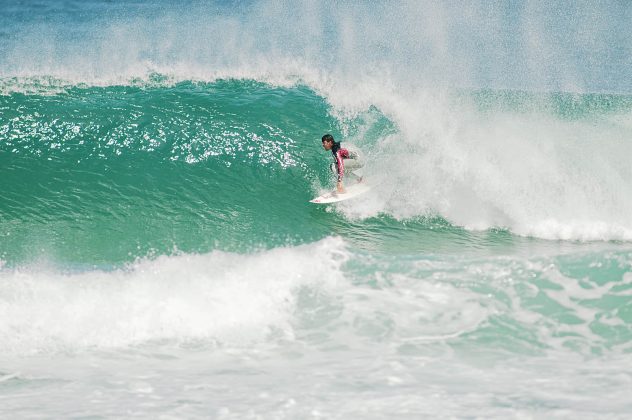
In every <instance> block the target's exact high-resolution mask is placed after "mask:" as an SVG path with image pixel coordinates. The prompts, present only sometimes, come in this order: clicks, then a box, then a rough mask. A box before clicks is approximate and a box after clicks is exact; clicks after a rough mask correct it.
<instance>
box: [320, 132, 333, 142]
mask: <svg viewBox="0 0 632 420" xmlns="http://www.w3.org/2000/svg"><path fill="white" fill-rule="evenodd" d="M322 141H323V143H324V142H326V141H330V142H332V143H335V142H336V140H334V136H332V135H331V134H325V135H324V136H323V138H322Z"/></svg>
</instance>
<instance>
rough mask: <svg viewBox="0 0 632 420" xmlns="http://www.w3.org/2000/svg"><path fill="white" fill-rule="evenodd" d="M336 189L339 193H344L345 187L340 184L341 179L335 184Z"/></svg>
mask: <svg viewBox="0 0 632 420" xmlns="http://www.w3.org/2000/svg"><path fill="white" fill-rule="evenodd" d="M336 189H337V190H338V192H339V193H345V192H346V191H345V187H344V186H343V185H342V181H338V185H336Z"/></svg>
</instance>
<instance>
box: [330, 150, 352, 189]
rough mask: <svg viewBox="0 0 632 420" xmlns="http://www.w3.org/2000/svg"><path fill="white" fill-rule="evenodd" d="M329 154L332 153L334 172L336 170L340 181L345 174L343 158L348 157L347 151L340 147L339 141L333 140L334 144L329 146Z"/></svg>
mask: <svg viewBox="0 0 632 420" xmlns="http://www.w3.org/2000/svg"><path fill="white" fill-rule="evenodd" d="M331 154H332V155H334V161H335V165H336V172H338V182H340V181H342V177H343V176H344V174H345V164H344V160H345V159H349V151H348V150H347V149H345V148H344V147H341V146H340V143H335V142H334V145H333V147H332V148H331Z"/></svg>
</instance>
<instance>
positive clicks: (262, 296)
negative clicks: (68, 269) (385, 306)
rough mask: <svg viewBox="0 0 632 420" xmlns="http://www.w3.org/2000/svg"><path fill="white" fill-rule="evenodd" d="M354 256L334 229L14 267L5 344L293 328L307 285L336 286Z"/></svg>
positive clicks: (26, 349)
mask: <svg viewBox="0 0 632 420" xmlns="http://www.w3.org/2000/svg"><path fill="white" fill-rule="evenodd" d="M345 259H346V251H345V250H344V245H343V243H342V241H341V240H339V239H334V238H329V239H325V240H323V241H320V242H318V243H315V244H312V245H307V246H299V247H295V248H279V249H274V250H271V251H265V252H261V253H258V254H253V255H239V254H231V253H225V252H219V251H215V252H211V253H209V254H202V255H187V254H185V255H177V256H160V257H158V258H156V259H148V260H142V261H139V262H137V263H135V264H133V265H131V266H130V267H129V268H128V269H124V270H123V269H121V270H116V271H110V272H108V271H100V270H96V271H89V272H84V273H76V274H62V273H59V272H55V271H51V270H42V269H40V270H34V269H24V268H22V269H14V270H5V271H2V272H0V353H5V354H6V353H12V352H16V353H30V352H41V351H59V350H69V351H75V350H78V349H79V350H80V349H82V348H90V347H120V346H128V345H134V344H139V343H143V342H147V341H156V340H158V341H160V340H169V341H176V342H177V341H185V342H186V341H195V340H204V341H207V342H216V343H218V344H220V345H221V344H227V345H232V346H241V345H247V344H249V343H253V342H260V341H262V340H265V339H266V338H267V337H268V336H270V334H273V333H274V334H277V335H279V334H281V335H285V336H287V337H288V338H291V336H292V334H293V329H292V319H293V310H294V307H295V304H296V296H297V292H298V290H299V289H300V288H301V287H306V286H311V287H315V288H320V289H325V290H326V289H328V288H335V287H336V284H337V282H339V281H341V279H342V275H341V273H340V271H339V270H340V264H342V263H343V262H344V260H345Z"/></svg>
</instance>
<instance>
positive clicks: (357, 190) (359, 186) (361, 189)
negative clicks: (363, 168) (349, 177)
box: [309, 182, 371, 204]
mask: <svg viewBox="0 0 632 420" xmlns="http://www.w3.org/2000/svg"><path fill="white" fill-rule="evenodd" d="M345 189H346V192H344V193H339V192H337V191H330V192H328V193H325V194H323V195H321V196H319V197H316V198H314V199H313V200H310V201H309V202H310V203H314V204H330V203H338V202H340V201H345V200H349V199H351V198H354V197H357V196H359V195H362V194H364V193H366V192H367V191H369V190H370V189H371V186H369V185H367V184H366V183H364V182H358V183H355V184H352V185H349V186H348V187H346V188H345Z"/></svg>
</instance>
